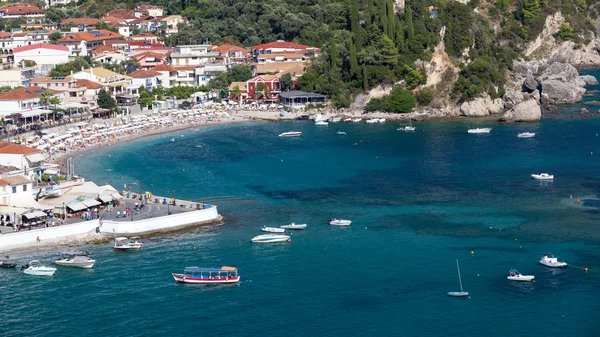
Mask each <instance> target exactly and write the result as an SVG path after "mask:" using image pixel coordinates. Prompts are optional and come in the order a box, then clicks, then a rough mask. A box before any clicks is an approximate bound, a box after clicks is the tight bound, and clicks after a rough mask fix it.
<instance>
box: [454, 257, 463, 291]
mask: <svg viewBox="0 0 600 337" xmlns="http://www.w3.org/2000/svg"><path fill="white" fill-rule="evenodd" d="M456 270H458V283H460V292H463V287H462V280H461V278H460V267H459V266H458V259H456Z"/></svg>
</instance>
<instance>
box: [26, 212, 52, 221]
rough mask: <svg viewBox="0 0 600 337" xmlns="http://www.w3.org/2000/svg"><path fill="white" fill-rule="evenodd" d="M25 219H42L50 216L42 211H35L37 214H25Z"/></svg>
mask: <svg viewBox="0 0 600 337" xmlns="http://www.w3.org/2000/svg"><path fill="white" fill-rule="evenodd" d="M23 216H24V217H26V218H27V219H34V218H41V217H43V216H48V214H46V213H44V212H41V211H35V212H31V213H25V214H23Z"/></svg>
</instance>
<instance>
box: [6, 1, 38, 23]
mask: <svg viewBox="0 0 600 337" xmlns="http://www.w3.org/2000/svg"><path fill="white" fill-rule="evenodd" d="M43 17H44V11H43V10H41V9H40V8H39V7H38V6H36V5H33V4H25V3H9V4H6V5H4V6H2V7H0V18H2V19H4V20H7V19H18V18H43Z"/></svg>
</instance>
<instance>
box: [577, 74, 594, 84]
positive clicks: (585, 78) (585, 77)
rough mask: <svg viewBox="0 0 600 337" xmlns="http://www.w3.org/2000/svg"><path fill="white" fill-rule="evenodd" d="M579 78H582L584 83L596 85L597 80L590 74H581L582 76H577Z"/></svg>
mask: <svg viewBox="0 0 600 337" xmlns="http://www.w3.org/2000/svg"><path fill="white" fill-rule="evenodd" d="M579 78H580V79H582V80H583V81H584V82H585V84H586V85H597V84H598V80H597V79H596V78H595V77H594V76H592V75H583V76H579Z"/></svg>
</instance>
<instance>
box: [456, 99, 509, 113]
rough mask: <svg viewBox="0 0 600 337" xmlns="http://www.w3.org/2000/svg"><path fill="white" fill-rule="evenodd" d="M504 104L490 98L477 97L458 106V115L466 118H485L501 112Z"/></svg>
mask: <svg viewBox="0 0 600 337" xmlns="http://www.w3.org/2000/svg"><path fill="white" fill-rule="evenodd" d="M503 106H504V103H503V102H502V99H499V98H497V99H494V100H492V99H491V98H490V96H488V95H485V96H484V97H478V98H476V99H474V100H472V101H470V102H464V103H463V104H462V105H461V106H460V114H461V115H462V116H467V117H486V116H489V115H492V114H499V113H501V112H502V107H503Z"/></svg>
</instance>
